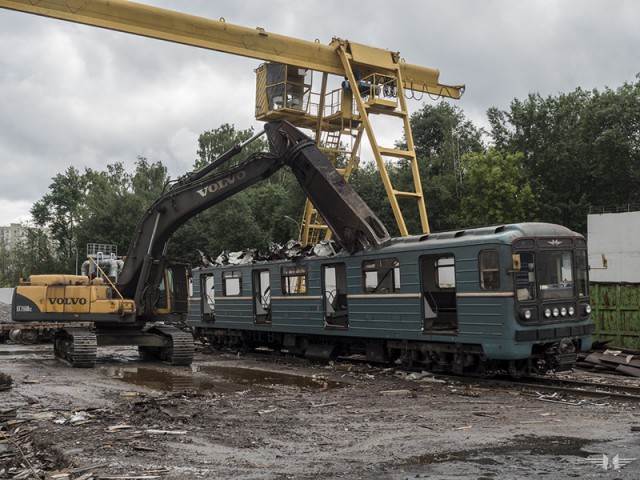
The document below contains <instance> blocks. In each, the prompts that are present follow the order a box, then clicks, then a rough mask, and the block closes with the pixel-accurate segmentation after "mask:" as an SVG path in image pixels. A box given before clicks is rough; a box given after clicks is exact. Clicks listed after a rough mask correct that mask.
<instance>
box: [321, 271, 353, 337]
mask: <svg viewBox="0 0 640 480" xmlns="http://www.w3.org/2000/svg"><path fill="white" fill-rule="evenodd" d="M322 289H323V292H322V296H323V299H324V318H325V327H334V328H335V327H338V328H347V327H348V326H349V305H348V301H347V266H346V265H345V264H344V263H335V264H331V265H324V266H323V267H322Z"/></svg>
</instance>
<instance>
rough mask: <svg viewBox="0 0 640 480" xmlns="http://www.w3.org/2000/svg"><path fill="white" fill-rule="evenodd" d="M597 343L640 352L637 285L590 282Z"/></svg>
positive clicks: (639, 287)
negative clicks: (604, 341) (605, 341)
mask: <svg viewBox="0 0 640 480" xmlns="http://www.w3.org/2000/svg"><path fill="white" fill-rule="evenodd" d="M590 293H591V306H592V308H593V311H592V313H591V318H592V319H593V323H594V324H595V326H596V331H595V333H594V336H595V339H596V340H611V342H610V343H609V345H610V346H612V347H613V346H617V347H624V348H632V349H634V350H640V284H636V283H622V284H620V283H591V292H590Z"/></svg>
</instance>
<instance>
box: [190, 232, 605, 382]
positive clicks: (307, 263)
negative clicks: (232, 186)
mask: <svg viewBox="0 0 640 480" xmlns="http://www.w3.org/2000/svg"><path fill="white" fill-rule="evenodd" d="M586 258H587V257H586V241H585V239H584V238H583V237H582V236H581V235H579V234H577V233H575V232H572V231H570V230H568V229H566V228H564V227H561V226H558V225H552V224H545V223H525V224H513V225H501V226H494V227H486V228H479V229H472V230H460V231H454V232H443V233H435V234H425V235H418V236H412V237H404V238H397V239H394V240H393V241H392V242H391V243H390V244H388V245H386V246H384V247H382V248H378V249H371V250H368V251H364V252H359V253H356V254H351V255H348V254H338V255H335V256H331V257H302V258H296V259H292V260H289V261H275V262H256V263H252V264H249V265H226V266H219V267H209V268H200V269H196V270H194V271H193V295H192V297H191V299H190V302H191V304H190V309H189V310H190V313H189V319H188V323H189V324H190V325H191V326H192V327H193V328H194V329H195V331H196V334H197V336H198V337H200V338H202V339H204V340H205V341H207V342H210V343H211V344H216V345H230V346H242V347H245V348H256V347H270V348H274V349H280V350H282V349H284V350H287V351H289V352H292V353H296V354H302V355H306V356H308V357H312V358H313V357H318V358H327V359H328V358H332V357H334V356H336V355H350V354H354V353H360V354H364V355H366V356H367V358H368V359H370V360H372V361H383V362H387V361H394V360H397V359H401V360H402V361H404V362H405V363H421V364H423V365H424V366H425V367H427V368H433V369H436V370H437V369H440V370H452V371H470V370H471V371H475V372H485V371H504V370H506V371H510V372H511V373H512V374H520V373H523V372H527V371H546V370H548V369H554V370H562V369H566V368H568V367H569V366H570V365H572V363H573V362H574V361H575V357H576V354H577V352H579V351H580V350H587V349H589V348H590V347H591V336H590V334H591V332H592V331H593V325H592V323H591V320H590V315H589V313H590V306H589V291H588V278H587V270H588V269H587V264H586Z"/></svg>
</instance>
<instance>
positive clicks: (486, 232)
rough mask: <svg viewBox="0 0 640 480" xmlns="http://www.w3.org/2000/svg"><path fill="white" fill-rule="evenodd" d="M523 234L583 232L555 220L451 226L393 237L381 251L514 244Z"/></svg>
mask: <svg viewBox="0 0 640 480" xmlns="http://www.w3.org/2000/svg"><path fill="white" fill-rule="evenodd" d="M524 237H565V238H566V237H579V238H582V235H580V234H579V233H576V232H574V231H572V230H569V229H568V228H567V227H563V226H562V225H555V224H553V223H514V224H506V225H494V226H490V227H480V228H471V229H465V230H452V231H450V232H437V233H428V234H423V235H412V236H409V237H397V238H394V239H393V240H392V241H391V243H390V244H389V245H387V246H385V247H383V248H381V249H379V250H378V251H398V250H405V249H410V248H415V246H416V244H423V245H425V246H426V245H428V246H430V247H434V248H437V247H438V246H454V245H471V244H477V243H503V244H511V243H512V242H513V241H514V240H516V239H518V238H524Z"/></svg>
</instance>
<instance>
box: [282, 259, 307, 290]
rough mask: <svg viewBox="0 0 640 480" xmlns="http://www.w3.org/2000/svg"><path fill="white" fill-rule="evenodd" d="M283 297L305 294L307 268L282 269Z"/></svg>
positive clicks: (301, 266) (302, 266)
mask: <svg viewBox="0 0 640 480" xmlns="http://www.w3.org/2000/svg"><path fill="white" fill-rule="evenodd" d="M282 293H283V295H304V294H305V293H307V267H306V266H304V265H298V266H295V267H282Z"/></svg>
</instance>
